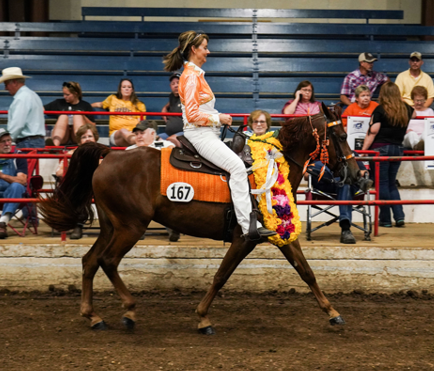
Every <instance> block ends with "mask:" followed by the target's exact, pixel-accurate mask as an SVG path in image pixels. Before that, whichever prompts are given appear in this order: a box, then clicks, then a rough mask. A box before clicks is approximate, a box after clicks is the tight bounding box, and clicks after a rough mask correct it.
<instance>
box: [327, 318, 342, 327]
mask: <svg viewBox="0 0 434 371" xmlns="http://www.w3.org/2000/svg"><path fill="white" fill-rule="evenodd" d="M330 324H331V325H332V326H334V325H345V321H344V319H343V318H342V317H341V316H337V317H334V318H330Z"/></svg>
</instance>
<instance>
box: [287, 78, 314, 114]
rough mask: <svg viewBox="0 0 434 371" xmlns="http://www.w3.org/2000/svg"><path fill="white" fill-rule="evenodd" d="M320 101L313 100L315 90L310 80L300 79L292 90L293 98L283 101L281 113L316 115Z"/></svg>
mask: <svg viewBox="0 0 434 371" xmlns="http://www.w3.org/2000/svg"><path fill="white" fill-rule="evenodd" d="M320 107H321V103H319V102H317V101H316V100H315V92H314V89H313V85H312V84H311V83H310V81H307V80H305V81H302V82H301V83H300V84H298V86H297V89H295V92H294V99H290V100H289V101H288V102H286V103H285V105H284V106H283V109H282V113H283V114H285V115H293V114H295V115H316V114H317V113H319V112H320Z"/></svg>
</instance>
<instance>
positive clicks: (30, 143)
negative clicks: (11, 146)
mask: <svg viewBox="0 0 434 371" xmlns="http://www.w3.org/2000/svg"><path fill="white" fill-rule="evenodd" d="M16 148H45V140H44V138H28V139H24V140H23V141H22V142H19V143H18V144H17V145H16Z"/></svg>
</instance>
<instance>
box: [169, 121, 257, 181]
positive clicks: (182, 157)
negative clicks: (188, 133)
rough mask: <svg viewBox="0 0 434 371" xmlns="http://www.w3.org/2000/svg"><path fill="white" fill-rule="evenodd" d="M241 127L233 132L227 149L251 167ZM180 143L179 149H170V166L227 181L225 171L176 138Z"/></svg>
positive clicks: (181, 138) (184, 138) (250, 156)
mask: <svg viewBox="0 0 434 371" xmlns="http://www.w3.org/2000/svg"><path fill="white" fill-rule="evenodd" d="M242 130H243V126H240V127H239V129H238V130H237V131H236V132H235V135H234V138H233V140H232V141H231V142H230V143H228V146H229V148H231V149H232V151H234V152H235V153H236V154H237V155H238V156H239V157H240V158H241V159H242V160H243V161H244V163H245V164H246V167H250V166H252V163H253V159H252V155H251V151H250V147H249V146H248V145H247V144H246V136H245V135H244V134H243V133H242ZM177 139H178V140H179V142H180V143H181V147H175V148H174V149H172V153H171V155H170V164H171V165H172V166H173V167H175V168H177V169H180V170H185V171H193V172H199V173H205V174H213V175H223V176H225V177H226V178H227V179H228V178H229V174H228V173H227V171H225V170H223V169H221V168H219V167H218V166H216V165H214V164H213V163H212V162H210V161H208V160H206V159H205V158H203V157H202V156H201V155H199V153H198V152H197V151H196V149H195V148H194V147H193V145H192V144H191V143H190V141H189V140H188V139H187V138H186V137H184V136H180V137H177Z"/></svg>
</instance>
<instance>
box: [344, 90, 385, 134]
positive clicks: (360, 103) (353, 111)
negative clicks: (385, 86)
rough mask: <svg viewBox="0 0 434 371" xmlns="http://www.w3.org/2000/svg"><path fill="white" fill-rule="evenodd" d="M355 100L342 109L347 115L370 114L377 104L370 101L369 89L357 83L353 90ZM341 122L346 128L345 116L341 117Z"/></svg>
mask: <svg viewBox="0 0 434 371" xmlns="http://www.w3.org/2000/svg"><path fill="white" fill-rule="evenodd" d="M355 95H356V101H355V102H354V103H353V104H350V105H349V106H348V107H347V109H346V110H345V111H344V113H345V115H347V116H371V115H372V112H374V109H375V108H376V107H377V106H378V103H377V102H373V101H371V91H370V90H369V88H368V87H367V86H366V85H359V86H358V87H357V88H356V90H355ZM342 123H343V125H344V128H345V130H347V118H346V117H344V118H342Z"/></svg>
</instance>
